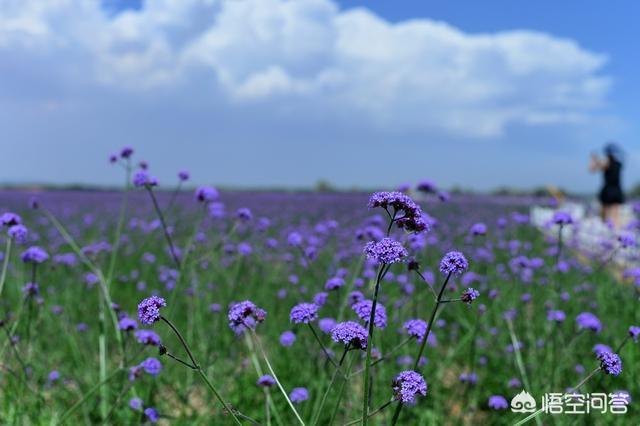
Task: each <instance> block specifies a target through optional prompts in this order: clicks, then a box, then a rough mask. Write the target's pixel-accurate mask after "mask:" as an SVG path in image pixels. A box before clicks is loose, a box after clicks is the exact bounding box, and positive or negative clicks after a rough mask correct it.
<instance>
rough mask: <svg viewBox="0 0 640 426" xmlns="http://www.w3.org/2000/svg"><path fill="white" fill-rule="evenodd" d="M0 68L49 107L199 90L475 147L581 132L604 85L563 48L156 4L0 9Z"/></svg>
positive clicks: (594, 68) (290, 11)
mask: <svg viewBox="0 0 640 426" xmlns="http://www.w3.org/2000/svg"><path fill="white" fill-rule="evenodd" d="M0 55H1V57H2V58H4V59H0V64H1V65H2V67H1V68H0V77H2V78H3V80H4V81H5V82H8V81H9V82H11V84H13V85H25V87H26V86H34V85H36V86H37V87H39V88H40V90H41V91H40V93H39V94H38V95H34V96H36V97H37V96H45V97H46V99H42V100H41V101H42V102H46V103H47V104H48V105H51V104H52V103H53V104H56V103H57V102H64V101H65V99H66V98H69V97H73V96H77V94H74V93H73V90H71V89H70V88H77V87H85V88H87V87H88V88H93V89H99V90H116V91H119V92H123V93H125V94H127V93H130V94H131V96H132V97H133V96H135V97H140V96H143V97H144V96H146V95H147V94H148V93H153V92H156V91H164V92H172V91H173V92H174V96H175V97H181V96H182V97H185V96H189V93H192V92H193V90H197V91H199V92H200V93H202V92H204V93H206V92H210V94H211V102H214V103H216V105H229V106H230V107H233V106H235V105H246V104H251V105H256V104H258V105H259V104H268V105H269V107H270V108H293V109H296V110H298V111H300V113H301V114H302V113H304V112H305V111H307V110H308V109H312V110H313V111H314V113H316V114H327V115H334V114H338V115H341V116H349V117H352V118H353V120H354V121H357V122H359V123H361V124H362V125H363V126H368V127H369V128H371V127H373V128H388V127H393V128H402V129H408V130H410V131H428V130H435V131H438V132H441V133H443V134H450V135H455V136H458V137H460V136H462V137H474V138H489V137H495V136H500V135H502V134H503V133H504V132H505V131H506V129H508V128H509V126H510V125H527V126H541V125H550V124H553V125H557V124H565V123H581V122H585V121H586V120H587V119H588V118H589V117H590V116H591V114H593V113H594V112H595V111H597V110H598V109H599V108H600V107H602V105H603V104H604V103H605V102H606V97H607V93H608V91H609V88H610V85H611V80H610V78H608V77H607V76H606V75H603V74H602V69H603V66H604V65H605V64H606V61H607V58H606V57H605V56H604V55H601V54H598V53H594V52H590V51H588V50H585V49H584V48H582V47H580V46H579V45H577V44H576V43H575V42H574V41H572V40H567V39H560V38H557V37H554V36H552V35H549V34H545V33H540V32H532V31H507V32H499V33H491V34H468V33H465V32H463V31H461V30H459V29H457V28H455V27H452V26H451V25H448V24H446V23H443V22H437V21H433V20H429V19H414V20H409V21H403V22H398V23H392V22H389V21H386V20H385V19H383V18H381V17H379V16H376V15H375V14H373V13H372V12H370V11H369V10H367V9H362V8H360V9H348V10H341V9H340V8H338V6H337V5H336V4H335V3H333V2H332V1H330V0H297V1H286V0H243V1H237V0H153V1H146V2H144V3H143V7H142V8H141V9H140V10H127V11H123V12H121V13H117V14H113V13H111V12H108V11H106V10H104V9H102V8H101V6H100V3H99V2H98V1H96V0H0ZM9 62H10V63H9ZM185 88H188V89H189V90H186V89H185ZM12 96H24V92H23V91H20V90H8V89H7V90H5V91H3V92H0V102H3V103H4V102H8V101H10V100H11V99H10V98H11V97H12ZM300 106H302V107H300Z"/></svg>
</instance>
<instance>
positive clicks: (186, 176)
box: [178, 170, 189, 182]
mask: <svg viewBox="0 0 640 426" xmlns="http://www.w3.org/2000/svg"><path fill="white" fill-rule="evenodd" d="M178 179H180V180H181V181H182V182H185V181H188V180H189V172H188V171H186V170H183V171H181V172H178Z"/></svg>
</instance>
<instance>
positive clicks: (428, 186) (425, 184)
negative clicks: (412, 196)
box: [416, 179, 437, 192]
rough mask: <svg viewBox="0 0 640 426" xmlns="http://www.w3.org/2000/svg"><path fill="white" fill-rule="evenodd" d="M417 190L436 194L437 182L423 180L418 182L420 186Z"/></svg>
mask: <svg viewBox="0 0 640 426" xmlns="http://www.w3.org/2000/svg"><path fill="white" fill-rule="evenodd" d="M416 189H417V190H418V191H422V192H436V190H437V187H436V184H435V182H433V181H431V180H428V179H425V180H422V181H420V182H418V185H417V186H416Z"/></svg>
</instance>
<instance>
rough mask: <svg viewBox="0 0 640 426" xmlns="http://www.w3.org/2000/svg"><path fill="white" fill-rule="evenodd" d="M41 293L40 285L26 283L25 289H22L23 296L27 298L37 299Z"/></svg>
mask: <svg viewBox="0 0 640 426" xmlns="http://www.w3.org/2000/svg"><path fill="white" fill-rule="evenodd" d="M39 293H40V287H38V283H26V284H25V285H24V287H22V294H24V296H25V297H35V296H37V295H38V294H39Z"/></svg>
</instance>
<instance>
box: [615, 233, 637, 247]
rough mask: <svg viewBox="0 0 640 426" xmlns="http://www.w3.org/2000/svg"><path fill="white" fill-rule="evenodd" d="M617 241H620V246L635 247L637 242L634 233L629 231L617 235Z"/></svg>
mask: <svg viewBox="0 0 640 426" xmlns="http://www.w3.org/2000/svg"><path fill="white" fill-rule="evenodd" d="M618 242H619V243H620V245H621V246H622V248H627V247H635V246H636V244H637V243H636V237H635V235H633V234H631V233H624V234H621V235H618Z"/></svg>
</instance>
